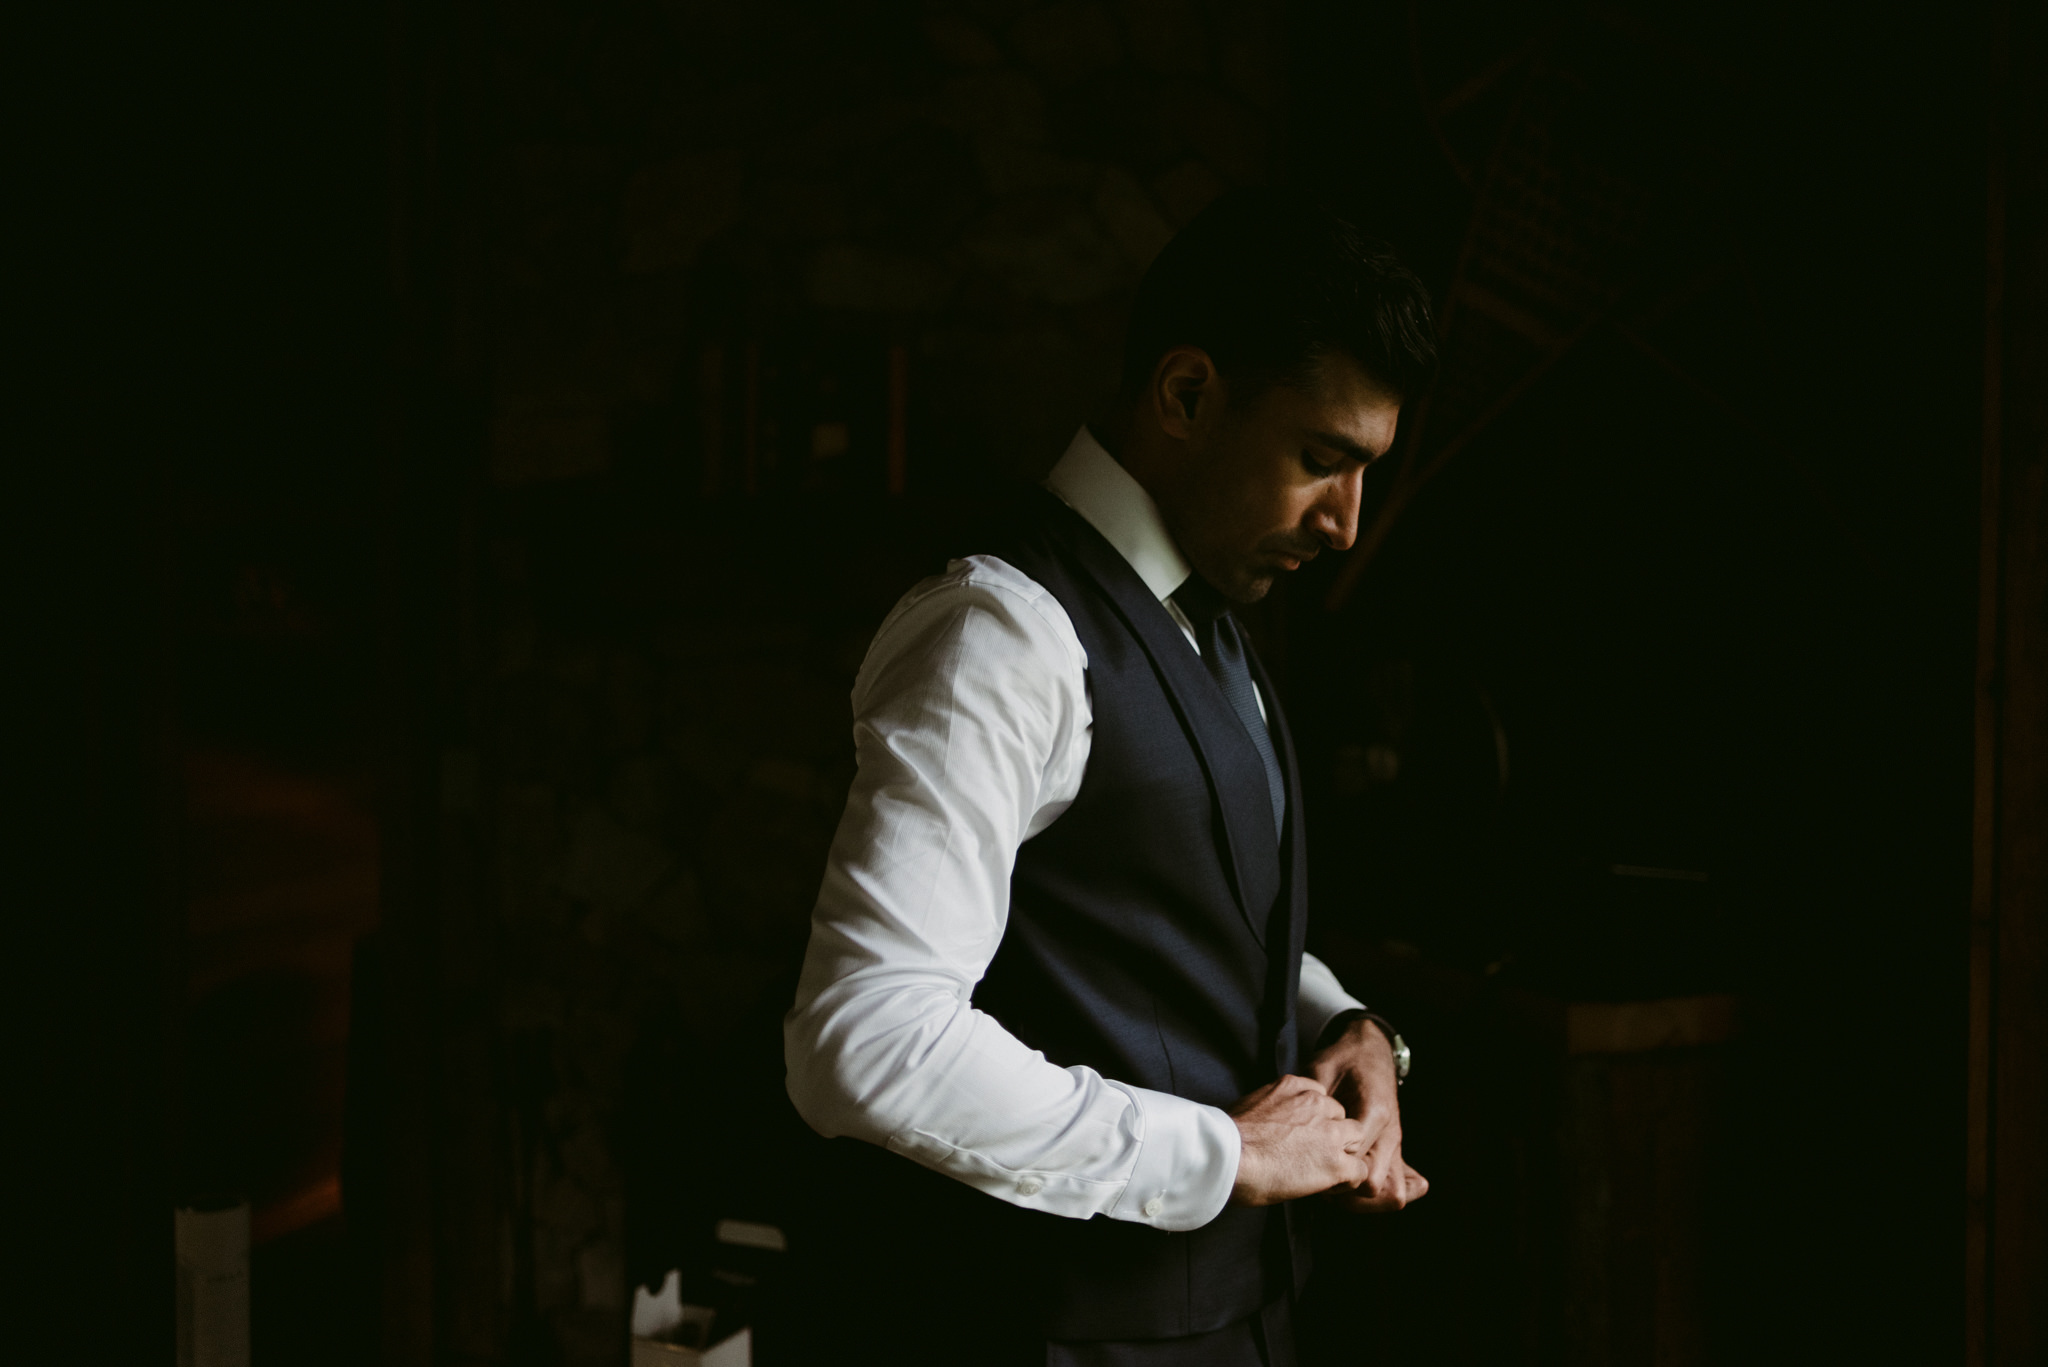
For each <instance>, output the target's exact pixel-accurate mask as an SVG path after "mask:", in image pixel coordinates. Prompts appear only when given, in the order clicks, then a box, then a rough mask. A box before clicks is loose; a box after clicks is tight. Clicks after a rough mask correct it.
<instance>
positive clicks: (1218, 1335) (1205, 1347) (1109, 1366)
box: [1045, 1298, 1296, 1367]
mask: <svg viewBox="0 0 2048 1367" xmlns="http://www.w3.org/2000/svg"><path fill="white" fill-rule="evenodd" d="M1045 1367H1296V1355H1295V1351H1294V1309H1293V1307H1292V1306H1291V1305H1290V1304H1288V1302H1287V1300H1286V1299H1285V1298H1283V1299H1281V1300H1277V1301H1275V1302H1273V1303H1272V1304H1271V1305H1269V1306H1267V1307H1266V1308H1265V1309H1264V1310H1263V1311H1261V1312H1260V1313H1258V1314H1256V1315H1253V1316H1251V1317H1250V1318H1248V1319H1241V1320H1239V1321H1238V1322H1237V1323H1236V1324H1226V1325H1224V1326H1223V1327H1222V1328H1221V1329H1212V1330H1210V1331H1209V1332H1208V1333H1206V1334H1193V1335H1190V1336H1189V1337H1187V1338H1180V1339H1146V1340H1140V1341H1137V1342H1126V1343H1048V1344H1046V1345H1045Z"/></svg>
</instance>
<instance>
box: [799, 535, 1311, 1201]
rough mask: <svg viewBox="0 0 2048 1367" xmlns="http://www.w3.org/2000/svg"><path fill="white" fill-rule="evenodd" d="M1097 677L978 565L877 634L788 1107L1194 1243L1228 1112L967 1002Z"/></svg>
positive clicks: (922, 1156) (1227, 1157)
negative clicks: (1031, 1042)
mask: <svg viewBox="0 0 2048 1367" xmlns="http://www.w3.org/2000/svg"><path fill="white" fill-rule="evenodd" d="M1086 664H1087V662H1086V659H1085V657H1084V655H1083V652H1082V648H1081V644H1080V642H1079V640H1078V639H1077V638H1076V636H1075V635H1074V630H1073V626H1072V623H1071V622H1070V621H1069V620H1068V618H1067V615H1066V613H1065V611H1064V610H1063V609H1062V608H1061V607H1060V605H1059V603H1058V601H1057V600H1056V599H1054V598H1053V597H1052V596H1051V595H1050V594H1049V593H1047V592H1046V591H1045V590H1044V589H1043V588H1042V587H1041V586H1039V585H1038V584H1036V583H1035V582H1033V581H1032V580H1031V579H1030V578H1029V577H1028V576H1025V575H1024V574H1022V573H1021V572H1020V571H1018V570H1016V569H1015V568H1014V567H1012V566H1010V565H1008V564H1006V563H1004V562H1003V561H1000V560H996V559H992V558H989V557H980V556H977V557H973V558H971V559H968V560H963V561H955V562H954V563H953V565H952V566H950V567H949V569H948V572H947V573H946V574H945V575H943V576H940V577H938V578H936V579H932V580H927V581H926V582H925V583H923V584H921V585H919V586H918V587H917V588H915V589H913V590H912V591H911V592H910V593H909V594H908V595H906V597H905V598H904V599H903V601H902V602H901V603H899V604H898V605H897V607H896V610H895V611H894V612H893V613H891V614H890V617H889V619H888V620H887V621H886V622H885V623H884V624H883V626H882V629H881V631H880V633H879V634H878V635H877V637H876V639H875V642H874V644H873V645H872V646H871V647H870V648H869V651H868V655H867V659H866V661H865V662H864V663H863V665H862V667H861V671H860V675H859V677H858V679H857V681H856V683H855V685H854V692H853V711H854V740H855V747H856V752H857V756H858V760H859V768H858V772H857V774H856V776H855V779H854V782H853V787H852V790H851V792H850V793H849V795H848V798H847V804H846V812H845V815H844V816H843V817H842V818H841V821H840V824H839V829H838V832H837V835H836V836H835V838H834V841H833V845H832V852H831V856H830V858H829V860H828V862H827V865H826V870H825V878H824V883H823V886H822V888H821V890H820V892H819V895H818V902H817V907H816V910H815V911H814V913H813V916H812V923H811V940H810V947H809V950H808V951H807V953H806V955H805V960H804V969H803V977H802V979H801V982H800V984H799V986H798V990H797V998H796V1004H795V1006H794V1007H793V1008H792V1010H791V1011H790V1013H789V1016H788V1017H787V1019H786V1020H785V1022H784V1048H785V1058H786V1061H787V1065H788V1086H789V1094H790V1097H791V1099H792V1100H793V1101H794V1102H795V1104H796V1107H797V1110H798V1112H799V1113H800V1114H802V1116H803V1118H804V1119H805V1120H806V1121H807V1122H808V1123H809V1124H810V1125H811V1126H812V1128H814V1129H816V1130H818V1131H819V1132H820V1133H822V1134H825V1135H833V1136H836V1135H850V1136H853V1137H855V1138H858V1139H863V1140H866V1141H868V1142H869V1143H873V1144H879V1145H884V1146H886V1147H887V1148H889V1149H891V1150H893V1151H894V1152H896V1153H899V1154H902V1155H904V1156H905V1157H908V1158H910V1159H913V1160H915V1161H916V1162H919V1163H922V1164H924V1165H925V1166H926V1167H929V1168H933V1169H935V1170H937V1171H939V1172H942V1173H945V1174H947V1175H948V1176H951V1177H954V1178H956V1179H958V1180H960V1181H962V1182H965V1183H967V1184H968V1185H969V1186H972V1187H975V1188H977V1189H979V1190H981V1191H984V1192H987V1193H988V1194H989V1195H991V1196H995V1197H998V1198H1000V1199H1002V1200H1005V1201H1010V1202H1012V1203H1014V1204H1016V1205H1020V1206H1026V1207H1030V1208H1032V1209H1037V1210H1044V1211H1049V1212H1051V1213H1053V1214H1057V1215H1063V1216H1069V1217H1072V1218H1074V1219H1086V1218H1088V1217H1090V1216H1093V1215H1106V1216H1108V1217H1110V1218H1112V1219H1119V1220H1129V1221H1135V1222H1138V1223H1142V1224H1148V1225H1152V1226H1155V1227H1157V1228H1160V1229H1166V1230H1186V1229H1194V1228H1198V1227H1199V1226H1201V1225H1204V1224H1206V1223H1208V1222H1209V1221H1210V1220H1211V1219H1213V1218H1214V1217H1215V1216H1216V1214H1217V1213H1218V1212H1219V1211H1220V1210H1221V1209H1222V1208H1223V1206H1224V1203H1225V1202H1226V1201H1227V1200H1228V1198H1229V1195H1230V1189H1231V1184H1232V1183H1233V1182H1234V1181H1235V1179H1236V1174H1237V1162H1238V1150H1239V1140H1238V1132H1237V1127H1236V1125H1235V1124H1234V1123H1233V1122H1232V1121H1231V1119H1230V1117H1229V1116H1228V1115H1226V1114H1225V1113H1224V1112H1223V1111H1221V1110H1218V1109H1217V1108H1215V1107H1213V1106H1205V1105H1200V1104H1198V1103H1195V1102H1192V1101H1188V1100H1186V1099H1185V1098H1182V1097H1177V1096H1173V1095H1170V1094H1167V1093H1162V1092H1156V1091H1151V1090H1148V1089H1145V1088H1141V1087H1134V1086H1130V1085H1128V1084H1126V1083H1123V1082H1120V1081H1118V1080H1116V1079H1114V1078H1106V1077H1104V1076H1102V1075H1101V1074H1100V1073H1098V1072H1097V1071H1095V1070H1094V1069H1092V1068H1088V1067H1082V1066H1062V1064H1061V1063H1060V1061H1059V1060H1057V1059H1048V1058H1047V1057H1046V1056H1045V1055H1044V1054H1043V1053H1042V1052H1040V1051H1038V1050H1035V1049H1032V1048H1030V1047H1028V1046H1026V1045H1025V1044H1024V1043H1023V1042H1022V1041H1021V1040H1019V1039H1018V1038H1017V1037H1016V1036H1014V1035H1012V1034H1011V1033H1010V1032H1009V1031H1008V1030H1006V1029H1005V1028H1004V1027H1003V1026H1002V1024H1001V1023H1000V1022H999V1021H997V1020H996V1019H994V1018H993V1017H991V1016H989V1015H987V1014H986V1013H984V1012H982V1011H979V1010H976V1009H975V1007H974V1006H973V1005H972V1002H971V997H972V993H973V991H974V988H975V985H976V984H977V983H978V982H979V981H980V980H981V977H982V975H983V973H984V972H986V970H987V968H988V965H989V962H990V960H991V959H993V958H994V956H995V953H996V949H997V946H998V945H1000V944H1001V942H1002V938H1003V930H1004V926H1005V924H1006V923H1007V920H1008V916H1009V902H1010V874H1011V871H1012V868H1013V866H1014V864H1015V861H1016V855H1017V850H1018V847H1019V846H1020V845H1021V844H1022V843H1023V842H1024V841H1025V840H1028V839H1029V838H1031V837H1032V836H1034V835H1036V834H1037V833H1038V832H1040V831H1042V830H1044V829H1045V828H1046V827H1047V826H1049V825H1050V824H1051V823H1052V822H1053V821H1054V820H1055V819H1057V818H1058V816H1059V815H1060V813H1061V812H1063V811H1065V810H1066V808H1067V806H1068V805H1070V804H1071V803H1072V801H1073V798H1074V795H1075V794H1076V793H1077V792H1078V791H1079V788H1080V780H1081V773H1082V771H1083V769H1084V768H1085V766H1086V763H1087V754H1088V741H1089V727H1090V714H1089V710H1088V699H1087V687H1086ZM1324 972H1325V973H1327V970H1324ZM1334 981H1335V980H1334V978H1333V979H1331V982H1334ZM1340 991H1341V989H1340Z"/></svg>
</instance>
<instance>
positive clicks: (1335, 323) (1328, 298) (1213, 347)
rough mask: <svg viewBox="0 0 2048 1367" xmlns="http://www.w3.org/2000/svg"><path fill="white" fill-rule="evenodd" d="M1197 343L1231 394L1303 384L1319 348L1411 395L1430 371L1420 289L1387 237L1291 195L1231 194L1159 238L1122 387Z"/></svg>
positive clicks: (1129, 391) (1131, 390) (1425, 295)
mask: <svg viewBox="0 0 2048 1367" xmlns="http://www.w3.org/2000/svg"><path fill="white" fill-rule="evenodd" d="M1177 346H1198V347H1200V348H1202V350H1204V351H1206V352H1208V353H1209V358H1210V359H1211V360H1213V361H1214V362H1215V363H1216V368H1217V370H1218V371H1219V372H1221V373H1222V375H1223V376H1224V377H1225V378H1226V379H1227V380H1229V381H1230V382H1231V383H1232V384H1233V385H1235V386H1239V387H1240V392H1244V391H1245V390H1249V391H1250V392H1257V391H1258V390H1261V389H1263V388H1264V387H1265V386H1266V385H1268V384H1270V383H1272V382H1273V381H1275V380H1284V381H1290V382H1293V383H1297V384H1299V383H1306V382H1308V381H1309V380H1311V379H1312V378H1313V376H1314V372H1315V366H1316V363H1317V362H1318V361H1320V360H1321V359H1322V358H1323V357H1324V356H1326V355H1328V354H1330V353H1332V352H1338V353H1341V354H1343V355H1346V356H1349V357H1351V358H1352V359H1353V360H1355V361H1357V362H1358V364H1359V365H1360V366H1362V367H1363V368H1364V370H1365V372H1366V373H1367V374H1368V375H1370V376H1371V377H1372V378H1373V379H1374V380H1376V381H1378V382H1379V383H1381V384H1383V385H1386V386H1388V387H1389V388H1391V389H1392V390H1394V392H1395V393H1396V394H1398V395H1399V396H1400V397H1401V398H1403V399H1409V398H1413V397H1414V396H1415V395H1416V394H1418V393H1419V392H1420V391H1421V390H1422V387H1423V386H1424V385H1425V384H1426V383H1428V380H1429V376H1430V373H1431V372H1432V371H1433V370H1434V369H1435V368H1436V340H1435V337H1434V333H1433V329H1432V325H1431V322H1430V316H1429V292H1428V291H1427V290H1425V289H1424V288H1423V286H1422V282H1421V281H1420V280H1418V279H1417V278H1416V277H1415V273H1414V272H1413V271H1411V270H1409V269H1408V268H1407V267H1406V266H1403V265H1402V264H1401V263H1400V262H1399V261H1396V260H1395V259H1394V257H1393V254H1392V252H1390V251H1389V250H1388V248H1387V247H1386V245H1385V244H1384V243H1381V242H1376V241H1374V240H1373V239H1371V238H1369V237H1367V236H1365V235H1364V234H1363V233H1361V232H1359V231H1358V229H1357V228H1356V227H1354V226H1352V224H1351V223H1350V222H1349V221H1347V220H1346V219H1345V218H1344V217H1343V216H1342V215H1340V214H1338V213H1336V212H1335V211H1334V210H1332V209H1331V208H1330V207H1329V206H1328V205H1326V204H1324V203H1323V202H1322V201H1320V200H1318V199H1316V198H1315V197H1313V196H1310V195H1307V194H1303V193H1301V192H1298V191H1287V190H1270V189H1244V190H1233V191H1230V192H1228V193H1226V194H1224V195H1222V196H1220V197H1218V198H1217V199H1216V200H1215V201H1214V202H1212V203H1211V204H1210V205H1209V207H1208V208H1206V209H1204V210H1202V212H1201V213H1199V214H1197V215H1196V216H1195V217H1194V219H1193V220H1192V221H1191V222H1189V224H1188V225H1187V226H1186V227H1185V228H1182V229H1181V230H1180V232H1179V234H1178V235H1176V236H1175V237H1174V239H1173V240H1172V241H1171V242H1169V243H1167V244H1166V246H1165V247H1164V248H1163V249H1162V250H1161V251H1160V253H1159V255H1158V257H1157V258H1156V259H1155V260H1154V261H1153V262H1152V266H1151V269H1149V270H1147V271H1146V272H1145V278H1144V279H1143V280H1142V281H1140V282H1139V285H1138V297H1137V300H1136V302H1135V303H1134V304H1133V305H1132V307H1131V325H1130V330H1129V331H1128V332H1127V333H1126V334H1125V340H1124V376H1123V392H1124V396H1125V397H1126V398H1136V397H1137V396H1138V395H1140V394H1142V393H1143V392H1144V390H1145V386H1146V385H1148V384H1150V383H1151V382H1152V372H1153V370H1154V368H1155V367H1156V366H1157V365H1158V364H1159V358H1160V357H1161V356H1163V355H1165V354H1166V353H1167V352H1168V351H1169V350H1171V349H1172V348H1174V347H1177Z"/></svg>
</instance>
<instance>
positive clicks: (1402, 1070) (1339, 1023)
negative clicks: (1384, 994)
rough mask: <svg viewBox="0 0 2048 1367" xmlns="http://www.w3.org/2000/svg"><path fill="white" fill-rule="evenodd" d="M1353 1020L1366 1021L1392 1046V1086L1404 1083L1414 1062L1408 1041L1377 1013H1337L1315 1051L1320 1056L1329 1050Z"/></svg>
mask: <svg viewBox="0 0 2048 1367" xmlns="http://www.w3.org/2000/svg"><path fill="white" fill-rule="evenodd" d="M1355 1020H1368V1021H1371V1022H1372V1023H1373V1024H1374V1025H1377V1026H1378V1027H1379V1028H1380V1033H1381V1034H1383V1035H1385V1036H1386V1037H1387V1043H1389V1044H1391V1045H1392V1046H1394V1085H1395V1086H1396V1087H1398V1086H1400V1085H1401V1084H1402V1083H1404V1082H1406V1081H1407V1080H1408V1067H1409V1064H1411V1063H1412V1062H1413V1061H1414V1056H1413V1055H1412V1054H1410V1053H1409V1052H1408V1041H1406V1040H1404V1039H1402V1038H1401V1032H1400V1031H1399V1030H1396V1029H1395V1028H1394V1023H1393V1022H1392V1021H1390V1020H1388V1019H1387V1018H1386V1017H1385V1016H1382V1015H1381V1014H1380V1013H1379V1012H1377V1011H1367V1010H1365V1009H1364V1008H1362V1007H1356V1006H1354V1007H1352V1008H1351V1009H1350V1010H1348V1011H1339V1012H1338V1013H1337V1014H1336V1015H1334V1016H1332V1017H1330V1023H1329V1024H1328V1025H1325V1026H1324V1027H1323V1033H1322V1037H1321V1038H1319V1039H1318V1040H1317V1041H1316V1050H1315V1051H1316V1052H1317V1053H1319V1054H1320V1053H1322V1052H1323V1050H1325V1049H1327V1048H1329V1047H1330V1045H1331V1044H1332V1043H1333V1042H1335V1040H1336V1038H1337V1036H1339V1035H1341V1034H1343V1033H1344V1031H1345V1030H1346V1029H1347V1028H1348V1027H1349V1026H1350V1024H1351V1022H1353V1021H1355Z"/></svg>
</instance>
